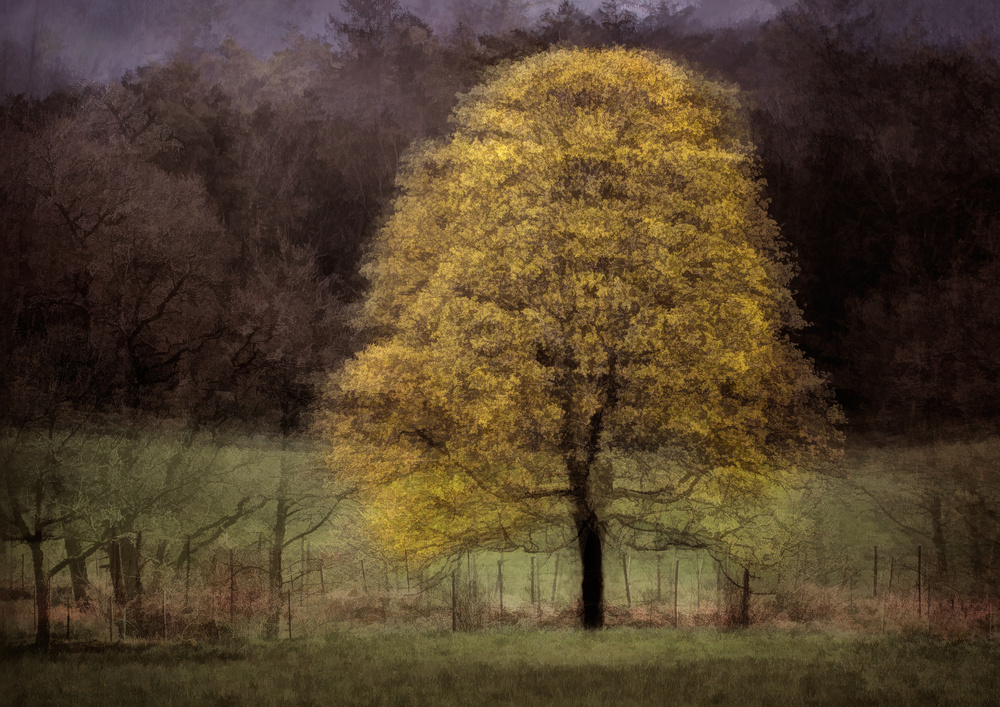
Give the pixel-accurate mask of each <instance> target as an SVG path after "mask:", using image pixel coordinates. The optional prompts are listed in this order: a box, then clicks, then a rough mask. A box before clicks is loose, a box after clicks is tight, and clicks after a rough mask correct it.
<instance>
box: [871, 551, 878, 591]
mask: <svg viewBox="0 0 1000 707" xmlns="http://www.w3.org/2000/svg"><path fill="white" fill-rule="evenodd" d="M872 599H878V545H876V546H875V560H874V562H873V563H872Z"/></svg>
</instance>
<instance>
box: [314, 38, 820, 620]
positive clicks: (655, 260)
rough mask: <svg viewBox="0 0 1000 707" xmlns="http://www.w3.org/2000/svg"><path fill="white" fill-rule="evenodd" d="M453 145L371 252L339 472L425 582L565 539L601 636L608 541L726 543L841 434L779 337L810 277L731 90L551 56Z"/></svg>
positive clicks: (631, 63) (419, 168) (594, 56)
mask: <svg viewBox="0 0 1000 707" xmlns="http://www.w3.org/2000/svg"><path fill="white" fill-rule="evenodd" d="M453 122H454V133H453V135H452V136H451V137H450V138H449V139H447V140H444V141H440V142H434V143H427V144H424V145H422V146H420V147H418V148H416V149H415V150H413V151H412V152H411V153H410V154H409V156H408V158H407V160H406V163H405V165H404V167H403V169H402V171H401V176H400V178H399V188H400V195H399V197H398V198H397V200H396V202H395V205H394V209H393V211H392V213H391V215H390V216H389V218H388V220H387V223H386V225H385V227H384V228H383V229H382V231H381V233H380V234H379V236H378V237H377V239H376V241H375V244H374V247H373V248H372V250H371V253H370V258H369V260H368V262H367V265H366V269H365V274H366V276H367V277H368V278H369V280H370V282H371V291H370V295H369V297H368V299H367V301H366V304H365V307H364V311H363V317H362V318H363V322H364V324H365V325H366V326H368V327H370V328H371V331H372V332H373V339H372V343H371V344H370V345H369V346H368V347H367V348H366V349H365V350H364V351H362V352H361V353H360V354H358V355H357V356H356V357H355V358H354V359H353V360H352V361H350V362H349V363H348V364H347V365H346V366H345V367H344V368H343V370H342V371H340V372H339V373H338V374H336V375H335V376H334V377H333V378H332V380H331V383H330V386H329V388H328V395H327V405H328V407H327V410H328V412H327V414H326V417H325V429H326V433H327V435H328V438H329V439H330V440H331V452H330V457H329V464H330V466H331V469H332V470H333V471H334V472H335V473H336V474H338V475H339V476H340V477H341V478H342V479H344V480H348V481H350V482H353V483H355V484H357V486H358V487H359V488H360V489H361V491H362V492H363V496H364V499H365V502H366V506H365V508H366V512H367V515H368V518H369V520H370V522H371V526H372V528H373V530H374V532H375V533H376V535H377V536H378V537H379V538H380V539H381V540H382V541H383V542H384V543H386V544H387V545H388V546H389V548H390V549H392V550H395V551H397V552H399V554H402V553H403V551H404V550H405V551H408V552H409V553H410V557H411V558H414V557H417V556H419V557H422V558H423V559H430V558H433V557H437V556H441V555H443V554H448V553H450V552H454V551H456V550H458V549H460V548H463V547H468V546H472V545H476V546H486V547H517V546H520V545H524V544H525V543H526V542H529V541H528V537H529V534H531V533H536V532H538V531H540V530H542V529H551V528H559V527H562V528H566V529H568V530H569V531H570V533H571V534H572V537H573V538H574V540H575V542H576V543H577V544H578V546H579V553H580V560H581V563H582V586H581V600H582V602H581V603H582V620H583V624H584V625H585V626H587V627H596V626H600V625H602V624H603V620H604V599H603V597H604V591H603V569H602V558H603V543H604V541H605V538H606V535H607V533H608V532H611V531H613V530H614V529H615V528H625V529H627V532H628V533H629V534H630V537H632V538H633V539H634V538H636V537H638V536H640V535H643V534H645V535H647V536H650V537H652V538H653V539H654V541H658V542H659V543H660V544H661V545H662V544H679V543H689V544H696V543H704V542H707V540H706V539H711V538H716V539H719V538H722V537H724V536H725V535H726V533H727V532H730V531H732V530H733V529H734V528H735V527H736V525H738V523H739V519H740V518H741V517H744V516H745V517H750V516H753V513H752V512H749V513H748V512H747V509H748V508H752V507H753V504H754V503H755V499H763V498H766V497H767V496H768V495H769V491H770V489H771V487H773V485H774V484H775V483H778V482H779V480H780V477H781V475H782V474H784V473H786V472H787V469H788V468H789V467H790V465H792V464H794V463H796V462H797V461H799V460H800V457H803V456H810V455H815V454H816V453H818V452H822V451H824V450H825V449H826V448H828V446H829V445H830V444H831V442H832V441H833V440H834V438H835V436H836V435H835V433H834V432H832V431H831V430H832V429H833V428H832V424H831V423H832V422H834V421H835V418H836V415H837V413H836V410H835V408H834V407H832V406H831V405H830V404H829V401H828V393H827V391H826V389H825V386H824V383H823V381H822V379H821V378H820V377H818V376H817V375H816V373H815V372H814V371H813V369H812V366H811V364H810V363H809V362H808V360H806V359H804V358H803V356H802V354H801V353H800V352H799V351H798V350H797V349H796V348H795V347H794V346H793V345H792V344H791V343H790V342H789V339H788V337H787V332H788V331H789V330H791V329H794V328H796V327H798V326H800V325H801V318H800V312H799V310H798V309H797V307H796V305H795V303H794V301H793V299H792V296H791V293H790V291H789V289H788V282H789V278H790V277H791V275H792V272H793V267H792V265H791V264H790V263H789V261H788V258H787V257H786V255H785V254H784V253H783V252H782V250H781V245H780V242H779V234H778V229H777V227H776V226H775V224H774V222H773V221H772V220H771V219H770V218H769V217H768V215H767V211H766V205H765V203H764V202H763V201H762V197H761V194H760V190H761V183H760V181H759V180H758V179H757V177H756V173H755V169H754V161H753V157H752V148H751V146H750V145H749V144H748V142H747V141H746V139H745V130H744V123H743V119H742V115H741V111H740V108H739V106H738V103H737V97H736V95H735V92H734V91H733V90H732V89H730V88H727V87H723V86H720V85H718V84H715V83H712V82H709V81H707V80H705V79H703V78H701V77H699V76H697V75H695V74H694V73H693V72H691V71H689V70H686V69H684V68H681V67H679V66H677V65H675V64H673V63H670V62H668V61H665V60H662V59H660V58H658V57H656V56H655V55H652V54H649V53H643V52H635V51H625V50H620V49H616V50H610V51H578V50H573V51H557V52H552V53H547V54H543V55H538V56H535V57H533V58H530V59H528V60H526V61H523V62H521V63H519V64H517V65H515V66H512V67H510V68H507V69H504V70H500V71H497V72H496V73H495V74H494V75H493V77H492V78H491V80H489V81H488V82H487V83H486V84H485V85H483V86H481V87H480V88H478V89H476V90H474V91H472V92H471V93H470V94H468V95H467V96H466V97H465V98H464V100H463V101H462V102H461V103H460V105H459V106H458V107H457V108H456V110H455V112H454V116H453ZM727 523H728V526H727ZM727 528H728V530H727ZM657 539H658V540H657Z"/></svg>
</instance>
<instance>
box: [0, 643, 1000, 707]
mask: <svg viewBox="0 0 1000 707" xmlns="http://www.w3.org/2000/svg"><path fill="white" fill-rule="evenodd" d="M998 664H1000V645H998V644H997V643H995V642H993V641H987V640H978V641H976V640H971V641H961V642H947V641H943V640H941V639H938V638H932V637H930V636H925V635H916V634H915V635H910V636H900V635H895V636H889V635H881V636H870V635H862V634H850V633H838V632H831V631H826V632H805V631H775V630H747V631H739V632H735V631H733V632H726V631H718V630H711V629H690V630H662V629H661V630H656V629H645V630H644V629H615V630H606V631H601V632H595V633H588V632H583V631H579V630H552V631H544V630H535V631H492V632H484V633H455V634H452V633H443V632H438V633H429V632H412V631H411V632H405V631H379V630H376V629H373V628H368V629H364V630H361V629H356V630H345V631H342V632H337V633H331V634H328V635H326V636H325V637H322V638H311V639H296V640H291V641H281V642H274V643H264V642H230V643H202V644H199V643H193V642H184V643H165V644H127V643H126V644H116V645H111V646H99V645H96V644H64V645H60V646H57V647H55V648H54V649H53V650H52V651H50V652H49V653H47V654H39V653H35V652H31V651H28V650H24V649H17V648H8V649H6V652H5V653H3V660H2V663H0V702H3V703H4V704H9V705H26V706H27V705H63V704H66V705H119V704H128V705H138V704H141V705H186V704H226V705H244V704H245V705H321V704H322V705H497V704H518V705H522V704H523V705H617V704H626V705H631V704H635V705H644V704H676V705H706V704H740V705H795V704H831V705H876V704H878V705H890V704H891V705H903V704H905V705H919V704H955V705H966V704H969V705H986V704H998V703H1000V677H998V675H997V671H996V666H997V665H998Z"/></svg>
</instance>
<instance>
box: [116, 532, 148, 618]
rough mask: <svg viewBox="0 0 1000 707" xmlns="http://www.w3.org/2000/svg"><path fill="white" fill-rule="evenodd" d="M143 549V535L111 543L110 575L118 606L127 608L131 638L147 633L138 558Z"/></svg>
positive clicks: (120, 538) (139, 560) (118, 539)
mask: <svg viewBox="0 0 1000 707" xmlns="http://www.w3.org/2000/svg"><path fill="white" fill-rule="evenodd" d="M141 547H142V534H141V533H140V534H137V536H136V539H135V541H132V540H131V539H130V538H125V537H119V538H117V539H115V540H112V541H111V542H110V543H108V569H109V571H110V573H111V585H112V587H113V588H114V595H115V603H116V604H118V606H120V607H127V608H126V615H127V616H128V624H129V626H128V629H127V630H128V632H129V633H130V634H131V635H142V634H143V631H144V629H143V624H144V622H143V612H142V574H141V569H140V564H141V558H140V555H139V553H140V550H141Z"/></svg>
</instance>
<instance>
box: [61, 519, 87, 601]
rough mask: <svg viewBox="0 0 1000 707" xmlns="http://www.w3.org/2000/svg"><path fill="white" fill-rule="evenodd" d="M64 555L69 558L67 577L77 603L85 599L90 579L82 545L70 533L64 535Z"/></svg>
mask: <svg viewBox="0 0 1000 707" xmlns="http://www.w3.org/2000/svg"><path fill="white" fill-rule="evenodd" d="M65 544H66V557H67V558H69V578H70V582H72V584H73V599H74V600H75V601H76V602H77V603H85V602H86V601H87V591H88V590H89V589H90V580H89V579H88V577H87V558H85V557H83V546H82V545H81V544H80V541H79V540H78V539H76V538H74V537H73V536H71V535H67V536H66V541H65Z"/></svg>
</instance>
